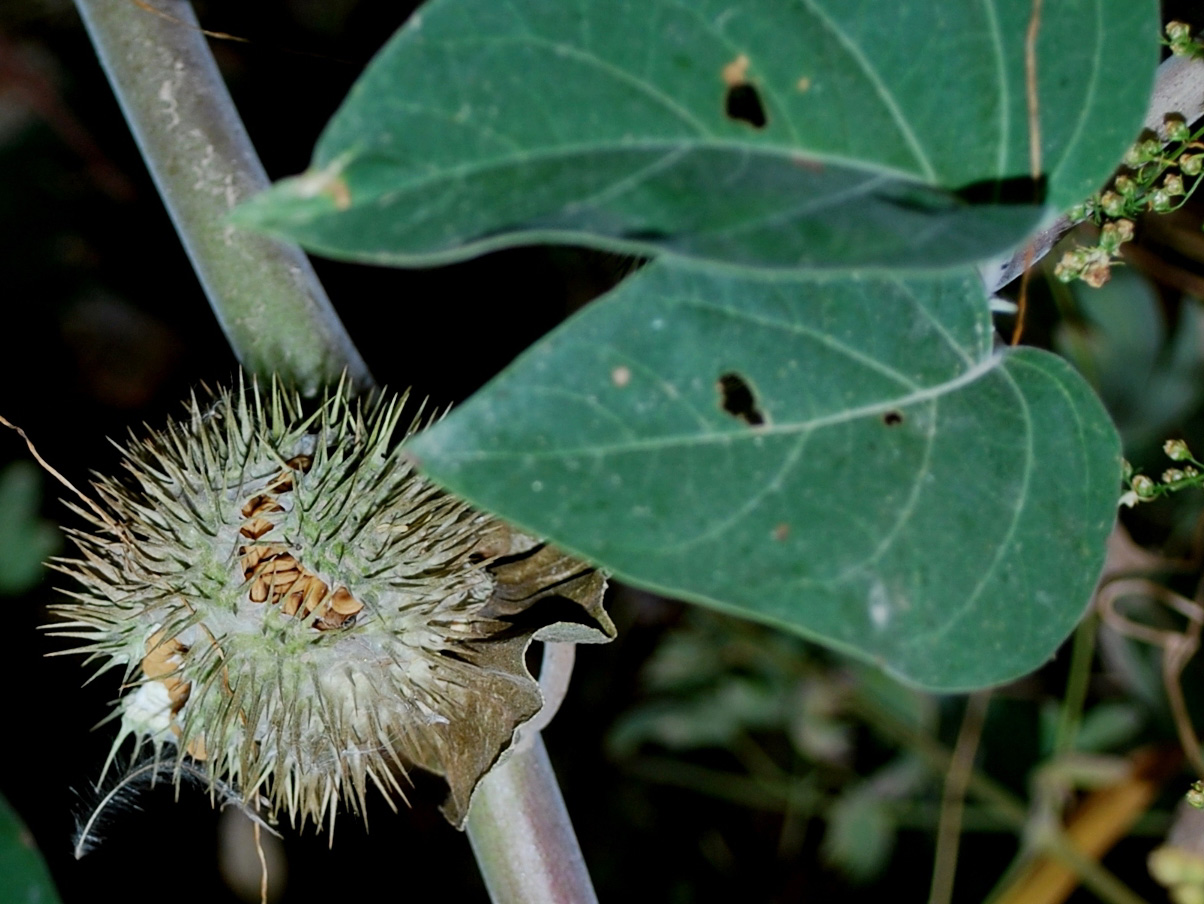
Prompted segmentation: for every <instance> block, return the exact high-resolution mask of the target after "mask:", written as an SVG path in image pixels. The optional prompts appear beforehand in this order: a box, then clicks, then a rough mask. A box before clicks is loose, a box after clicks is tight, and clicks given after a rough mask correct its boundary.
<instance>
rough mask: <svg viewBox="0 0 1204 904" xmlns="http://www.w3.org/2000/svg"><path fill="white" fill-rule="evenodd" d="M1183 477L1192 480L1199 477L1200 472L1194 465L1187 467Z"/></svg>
mask: <svg viewBox="0 0 1204 904" xmlns="http://www.w3.org/2000/svg"><path fill="white" fill-rule="evenodd" d="M1183 476H1184V477H1186V478H1187V479H1188V480H1191V479H1192V478H1195V477H1199V476H1200V472H1199V471H1198V470H1197V469H1196V468H1195V467H1193V466H1192V465H1187V466H1185V467H1184V468H1183Z"/></svg>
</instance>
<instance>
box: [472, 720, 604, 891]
mask: <svg viewBox="0 0 1204 904" xmlns="http://www.w3.org/2000/svg"><path fill="white" fill-rule="evenodd" d="M467 828H468V840H469V841H470V842H472V851H473V853H474V854H475V855H476V858H477V865H478V866H479V867H480V869H481V875H482V876H483V877H484V879H485V886H486V888H488V889H489V897H490V898H491V899H492V900H493V901H494V902H496V904H597V900H598V898H597V896H596V895H595V894H594V888H593V885H592V884H591V883H590V878H589V873H588V872H587V871H586V869H585V861H584V860H583V859H582V857H581V851H580V850H579V849H578V848H577V846H576V839H575V838H574V836H573V826H572V824H571V823H570V822H569V816H568V812H567V811H566V810H565V808H564V799H563V798H562V797H561V796H560V788H559V786H557V784H556V776H555V774H554V773H553V772H552V764H551V763H550V762H549V761H548V753H547V751H546V750H545V749H544V746H543V739H542V738H541V737H540V736H539V735H538V734H537V735H534V736H533V737H532V738H531V739H530V741H527V742H524V743H522V744H520V745H518V747H517V748H516V749H515V750H514V752H513V753H512V754H511V756H510V758H509V759H508V760H507V761H506V763H505V765H504V766H502V767H501V768H499V769H494V770H493V771H492V772H490V773H489V774H488V775H487V776H485V778H483V779H481V784H480V786H479V787H478V788H477V792H476V794H475V795H474V796H473V800H472V809H471V810H469V812H468V826H467ZM568 839H571V840H572V841H573V844H572V845H571V846H569V845H566V844H565V842H566V840H568Z"/></svg>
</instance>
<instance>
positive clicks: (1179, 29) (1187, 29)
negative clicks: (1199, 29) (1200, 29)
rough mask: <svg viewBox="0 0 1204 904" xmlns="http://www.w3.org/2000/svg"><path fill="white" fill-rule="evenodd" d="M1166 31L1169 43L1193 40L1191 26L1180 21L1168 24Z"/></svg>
mask: <svg viewBox="0 0 1204 904" xmlns="http://www.w3.org/2000/svg"><path fill="white" fill-rule="evenodd" d="M1165 31H1166V39H1167V40H1168V41H1172V42H1173V41H1183V40H1187V39H1190V38H1191V26H1190V25H1188V24H1187V23H1186V22H1180V21H1179V20H1178V19H1172V20H1171V21H1170V22H1167V23H1166V29H1165Z"/></svg>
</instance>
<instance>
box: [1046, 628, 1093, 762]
mask: <svg viewBox="0 0 1204 904" xmlns="http://www.w3.org/2000/svg"><path fill="white" fill-rule="evenodd" d="M1098 626H1099V619H1098V617H1097V616H1096V615H1095V613H1094V612H1092V613H1089V614H1088V615H1087V617H1086V618H1084V619H1083V620H1082V621H1081V622H1080V623H1079V626H1078V628H1077V629H1076V630H1075V632H1074V648H1073V652H1072V653H1071V655H1070V675H1069V676H1068V677H1067V679H1066V693H1065V694H1064V695H1063V697H1062V708H1061V712H1060V713H1059V714H1058V730H1057V734H1056V735H1055V736H1054V749H1053V753H1054V756H1055V757H1056V756H1060V755H1061V754H1064V753H1070V751H1072V750H1073V749H1074V742H1075V739H1076V738H1077V737H1078V733H1079V726H1080V725H1081V724H1082V721H1083V706H1084V704H1085V703H1086V702H1087V687H1088V685H1089V684H1090V682H1091V662H1092V660H1093V659H1094V657H1095V632H1096V628H1097V627H1098Z"/></svg>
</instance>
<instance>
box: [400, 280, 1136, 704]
mask: <svg viewBox="0 0 1204 904" xmlns="http://www.w3.org/2000/svg"><path fill="white" fill-rule="evenodd" d="M992 335H993V333H992V329H991V323H990V320H989V316H988V314H987V313H986V305H985V303H984V299H983V290H982V287H981V284H980V283H979V282H978V281H977V279H976V278H975V277H974V276H973V274H958V275H954V276H949V277H947V278H944V279H941V280H915V281H897V280H896V281H892V280H889V279H878V280H870V279H856V278H853V279H829V280H826V281H811V282H808V281H804V280H799V279H789V278H785V277H781V278H778V279H776V280H769V279H761V280H742V279H739V278H735V277H730V276H717V275H715V274H711V273H706V272H703V271H698V270H688V269H680V268H675V267H672V266H669V265H667V264H666V263H664V262H659V263H655V264H653V265H651V266H650V267H648V268H646V269H645V270H644V271H642V272H641V273H639V274H637V275H636V276H635V277H633V278H631V279H629V280H628V281H627V282H625V283H623V284H622V285H621V286H620V287H619V288H618V289H616V290H615V291H614V292H613V293H611V295H609V296H607V297H605V298H603V299H601V300H599V301H598V302H595V303H594V304H593V305H590V306H589V307H587V308H586V309H585V310H584V311H582V312H581V313H580V314H578V315H577V316H575V317H574V318H572V319H570V320H569V321H567V322H566V323H565V324H563V325H562V326H561V327H559V328H558V329H556V330H555V331H553V332H552V333H550V334H549V335H548V336H546V337H545V338H544V339H542V340H541V341H540V342H538V343H537V344H536V345H534V346H533V347H532V348H531V349H529V350H528V351H527V352H526V353H524V354H523V355H522V356H521V357H520V358H519V359H518V360H517V361H516V362H515V363H514V364H513V365H511V367H510V368H509V369H508V370H506V371H504V372H503V373H502V374H501V375H500V376H499V377H497V378H496V379H495V380H493V382H491V383H490V384H489V385H488V386H486V387H485V388H484V389H483V390H482V391H481V392H479V393H478V394H477V395H476V396H474V397H473V398H472V399H470V400H469V401H468V402H467V403H465V405H464V406H463V407H461V408H460V409H458V410H457V411H455V412H453V413H452V414H451V415H450V416H449V417H448V418H446V419H445V420H444V421H442V422H441V423H440V424H438V425H437V426H435V427H434V428H433V429H431V430H429V431H427V432H425V433H423V434H421V435H419V436H417V437H416V438H415V439H414V440H412V441H411V448H412V450H413V453H414V454H415V456H416V457H417V458H418V459H419V461H420V462H421V465H422V467H423V468H424V470H425V471H426V473H427V474H429V475H430V476H432V477H433V478H434V479H436V480H438V481H439V482H441V483H443V484H445V485H446V486H448V487H450V488H451V489H453V490H454V491H456V492H458V493H461V494H463V495H465V496H467V497H468V498H470V499H472V500H474V501H476V502H477V503H478V504H480V505H482V506H483V507H485V508H488V509H491V510H493V511H496V512H498V513H500V514H501V515H503V516H505V517H507V518H510V519H512V520H514V521H516V522H518V523H519V524H522V525H524V526H526V527H527V528H529V529H531V530H533V531H536V532H539V533H541V534H544V535H546V536H548V537H549V538H551V539H553V540H554V541H555V542H556V543H557V544H559V545H561V546H563V547H567V548H569V549H572V550H575V551H577V552H578V553H581V554H584V555H585V556H587V557H589V558H592V559H594V560H596V561H598V562H600V563H602V564H603V565H605V566H606V567H608V568H610V569H613V571H614V572H615V574H616V575H618V576H620V577H622V578H624V579H626V580H629V581H631V582H634V583H637V584H640V585H643V586H646V587H650V588H654V589H657V590H661V591H663V592H665V593H668V594H671V595H676V596H680V597H683V598H685V599H689V600H693V601H696V602H700V603H705V604H709V605H712V606H714V607H716V608H719V609H725V610H728V611H732V612H735V613H737V614H741V615H744V616H746V617H751V618H755V619H759V620H761V621H765V622H768V623H771V624H776V625H780V626H783V627H786V628H789V629H793V630H795V631H798V632H799V633H802V634H804V635H807V636H810V637H813V638H817V639H819V640H822V641H824V642H826V643H828V644H831V645H833V646H836V647H838V648H842V649H844V650H847V651H850V652H853V653H855V654H857V655H860V656H862V657H864V658H867V659H869V660H871V661H875V662H878V663H880V664H882V665H883V666H885V667H886V668H887V669H889V670H891V671H892V672H894V673H895V674H897V675H899V676H900V677H902V678H904V679H906V680H908V681H911V682H915V683H917V684H920V685H924V686H928V687H932V688H941V689H956V688H968V687H974V686H980V685H987V684H992V683H996V682H1001V681H1005V680H1008V679H1010V678H1013V677H1015V676H1018V675H1021V674H1024V673H1026V672H1028V671H1030V670H1032V669H1033V668H1036V667H1037V666H1039V665H1040V664H1041V663H1042V662H1043V661H1044V660H1045V659H1046V658H1047V657H1048V656H1050V655H1051V654H1052V652H1053V651H1054V649H1055V648H1056V647H1057V645H1058V644H1059V642H1060V641H1061V640H1062V639H1063V638H1064V637H1065V636H1066V635H1067V633H1068V632H1069V631H1070V630H1071V628H1072V627H1073V626H1074V624H1075V623H1076V621H1077V620H1078V618H1079V617H1080V615H1081V614H1082V612H1083V608H1084V607H1085V606H1086V604H1087V600H1088V598H1089V596H1090V593H1091V590H1092V586H1093V584H1094V582H1095V579H1096V576H1097V574H1098V571H1099V569H1100V567H1101V564H1102V561H1103V554H1104V540H1105V537H1106V536H1107V533H1108V530H1109V528H1110V526H1111V524H1112V521H1113V517H1114V513H1115V507H1116V500H1117V495H1118V487H1119V480H1120V451H1119V446H1118V441H1117V437H1116V433H1115V430H1114V429H1113V427H1112V424H1111V422H1110V421H1109V419H1108V416H1107V414H1106V413H1105V411H1104V410H1103V408H1102V406H1101V405H1100V403H1099V401H1098V399H1097V398H1096V397H1095V396H1094V395H1093V394H1092V392H1091V390H1090V388H1089V387H1088V386H1087V385H1086V384H1085V383H1084V382H1083V380H1082V379H1081V378H1080V377H1079V376H1078V375H1077V374H1076V373H1075V372H1074V371H1073V369H1072V368H1071V367H1070V366H1069V365H1068V364H1066V362H1064V361H1063V360H1062V359H1060V358H1058V357H1056V356H1054V355H1051V354H1048V353H1046V352H1042V351H1038V350H1035V349H1006V350H1003V351H994V350H992Z"/></svg>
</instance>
